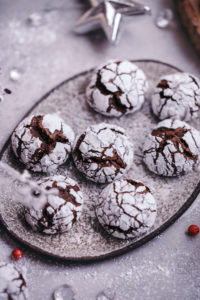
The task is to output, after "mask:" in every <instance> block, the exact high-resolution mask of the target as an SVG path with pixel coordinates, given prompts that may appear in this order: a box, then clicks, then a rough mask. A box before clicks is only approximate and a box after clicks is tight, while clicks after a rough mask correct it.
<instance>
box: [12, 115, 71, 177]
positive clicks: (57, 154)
mask: <svg viewBox="0 0 200 300" xmlns="http://www.w3.org/2000/svg"><path fill="white" fill-rule="evenodd" d="M74 138H75V135H74V132H73V130H72V128H71V127H70V126H69V125H67V124H66V123H65V122H64V121H63V120H62V119H61V118H60V117H58V116H57V115H53V114H46V115H43V114H41V115H34V116H30V117H27V118H25V119H24V120H23V121H22V122H21V123H20V124H19V125H18V126H17V128H16V129H15V130H14V132H13V134H12V148H13V151H14V153H15V155H16V156H17V157H18V158H19V160H20V161H21V162H22V163H24V164H25V165H26V167H27V168H28V169H30V170H31V171H35V172H48V173H51V172H54V171H55V170H56V169H57V167H58V166H59V165H61V164H63V163H64V162H66V160H67V159H68V157H69V154H70V152H71V148H72V144H73V142H74Z"/></svg>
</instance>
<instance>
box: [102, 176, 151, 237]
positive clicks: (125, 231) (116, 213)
mask: <svg viewBox="0 0 200 300" xmlns="http://www.w3.org/2000/svg"><path fill="white" fill-rule="evenodd" d="M96 202H97V206H96V214H97V218H98V220H99V222H100V224H101V225H102V226H103V228H104V229H105V230H106V231H107V232H108V233H109V234H111V235H112V236H114V237H117V238H121V239H126V238H135V237H137V236H141V235H143V234H144V233H146V232H148V231H149V229H150V228H151V227H152V226H153V225H154V222H155V218H156V201H155V199H154V197H153V195H152V194H151V192H150V190H149V188H148V187H147V186H145V185H144V184H143V183H142V182H139V181H135V180H133V179H122V180H117V181H115V182H114V183H111V184H109V185H108V186H107V187H106V188H105V189H104V190H103V191H102V192H101V194H100V197H99V199H97V201H96Z"/></svg>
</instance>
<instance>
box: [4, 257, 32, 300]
mask: <svg viewBox="0 0 200 300" xmlns="http://www.w3.org/2000/svg"><path fill="white" fill-rule="evenodd" d="M0 299H2V300H3V299H5V300H7V299H9V300H26V299H27V291H26V281H25V277H24V274H22V272H21V271H20V270H18V268H17V267H16V266H15V265H13V264H8V263H3V262H0Z"/></svg>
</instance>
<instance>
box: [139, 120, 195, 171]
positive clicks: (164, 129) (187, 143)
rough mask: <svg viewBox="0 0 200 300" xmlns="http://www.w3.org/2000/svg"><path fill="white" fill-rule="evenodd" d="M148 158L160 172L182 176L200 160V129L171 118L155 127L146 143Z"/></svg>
mask: <svg viewBox="0 0 200 300" xmlns="http://www.w3.org/2000/svg"><path fill="white" fill-rule="evenodd" d="M143 153H144V162H145V164H146V166H147V167H148V169H149V170H150V171H152V172H154V173H156V174H158V175H163V176H178V175H184V174H187V173H189V172H191V171H192V170H193V169H195V168H197V167H199V163H200V132H199V131H198V130H196V129H195V128H193V127H192V126H190V125H189V124H187V123H185V122H183V121H180V120H172V119H167V120H164V121H162V122H160V123H158V125H157V126H156V127H155V128H154V129H153V131H152V132H151V134H149V136H148V137H147V139H146V142H145V144H144V147H143Z"/></svg>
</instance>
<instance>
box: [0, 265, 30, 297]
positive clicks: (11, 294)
mask: <svg viewBox="0 0 200 300" xmlns="http://www.w3.org/2000/svg"><path fill="white" fill-rule="evenodd" d="M4 266H6V264H5V265H4ZM1 267H3V266H1ZM14 269H15V271H16V272H17V274H18V277H16V278H13V279H12V281H20V285H19V284H17V287H19V291H16V292H11V291H10V290H8V289H7V288H6V289H5V290H3V291H2V292H3V293H5V294H7V296H8V300H13V299H16V297H19V295H20V294H23V296H24V299H26V297H25V294H24V289H25V288H26V281H25V279H24V277H23V275H22V273H20V272H19V271H18V270H17V268H16V267H14ZM17 299H18V298H17Z"/></svg>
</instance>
